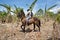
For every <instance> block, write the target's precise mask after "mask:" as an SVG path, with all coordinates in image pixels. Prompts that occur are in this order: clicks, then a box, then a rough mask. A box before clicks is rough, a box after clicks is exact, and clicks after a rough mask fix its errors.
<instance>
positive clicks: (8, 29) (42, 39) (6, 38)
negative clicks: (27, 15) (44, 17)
mask: <svg viewBox="0 0 60 40" xmlns="http://www.w3.org/2000/svg"><path fill="white" fill-rule="evenodd" d="M52 23H53V21H52V20H50V21H49V22H45V23H43V24H41V25H42V26H41V31H40V32H38V28H37V27H36V30H37V31H36V32H34V31H33V26H32V25H30V26H29V27H28V26H27V27H26V32H25V33H24V32H23V31H21V28H20V25H21V23H19V24H20V25H18V26H17V24H16V23H8V24H7V23H5V24H0V40H47V39H48V38H50V37H51V36H52V30H53V26H52ZM29 28H30V29H29ZM28 30H31V31H28Z"/></svg>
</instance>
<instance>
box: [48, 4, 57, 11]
mask: <svg viewBox="0 0 60 40" xmlns="http://www.w3.org/2000/svg"><path fill="white" fill-rule="evenodd" d="M56 6H57V4H54V5H53V6H51V7H49V8H48V10H50V9H52V8H54V7H56Z"/></svg>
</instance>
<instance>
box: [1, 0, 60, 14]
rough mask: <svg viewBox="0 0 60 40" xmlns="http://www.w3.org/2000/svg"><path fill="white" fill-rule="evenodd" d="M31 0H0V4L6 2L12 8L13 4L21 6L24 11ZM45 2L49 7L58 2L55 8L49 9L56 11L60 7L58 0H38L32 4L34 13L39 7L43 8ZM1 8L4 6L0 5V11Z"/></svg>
mask: <svg viewBox="0 0 60 40" xmlns="http://www.w3.org/2000/svg"><path fill="white" fill-rule="evenodd" d="M33 1H34V0H0V4H8V5H10V6H11V7H12V8H14V4H15V5H16V6H17V7H21V8H23V9H24V11H25V12H26V11H27V9H28V8H29V5H31V3H32V2H33ZM26 4H28V5H26ZM46 4H47V8H49V7H51V6H52V5H54V4H58V5H57V6H56V7H55V8H53V9H51V10H50V11H53V12H56V10H58V9H60V0H38V1H37V2H36V4H35V6H34V9H33V12H34V13H35V12H36V11H37V10H39V9H43V10H44V8H45V5H46ZM2 10H5V8H4V7H2V6H0V11H2Z"/></svg>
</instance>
